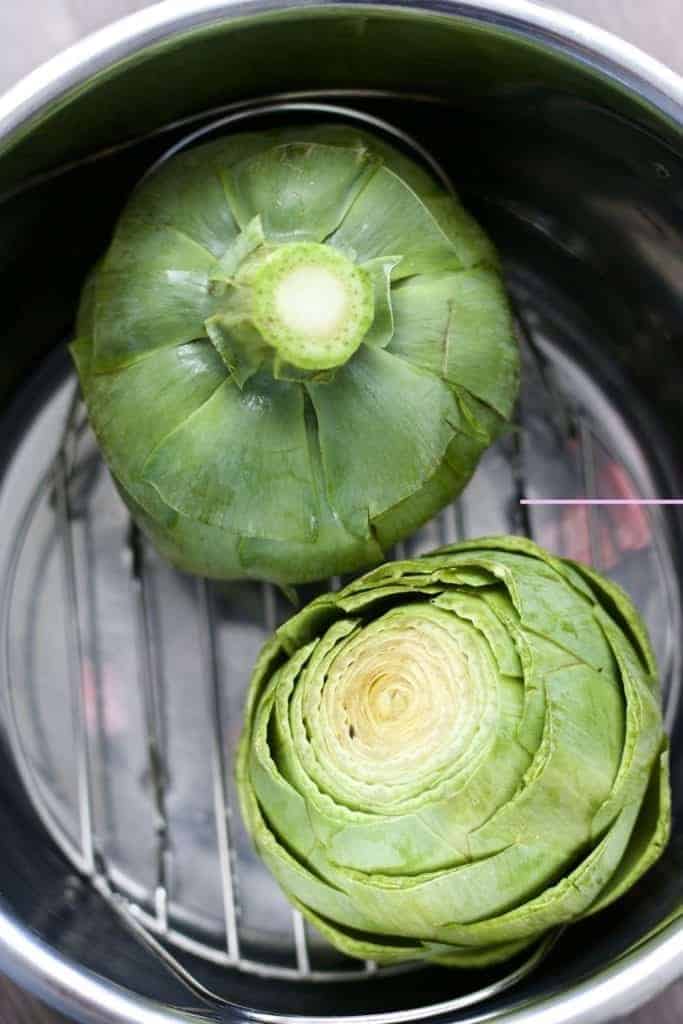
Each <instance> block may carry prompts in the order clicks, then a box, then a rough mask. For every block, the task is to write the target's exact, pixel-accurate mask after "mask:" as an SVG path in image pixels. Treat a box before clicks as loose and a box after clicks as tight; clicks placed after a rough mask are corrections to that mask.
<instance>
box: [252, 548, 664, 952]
mask: <svg viewBox="0 0 683 1024" xmlns="http://www.w3.org/2000/svg"><path fill="white" fill-rule="evenodd" d="M237 783H238V790H239V795H240V800H241V805H242V809H243V815H244V818H245V821H246V823H247V827H248V829H249V831H250V833H251V835H252V837H253V840H254V842H255V845H256V849H257V851H258V852H259V853H260V855H261V856H262V858H263V860H264V861H265V863H266V865H267V866H268V867H269V868H270V870H271V871H272V873H273V874H274V876H275V877H276V878H277V879H278V881H279V882H280V884H281V885H282V888H283V889H284V891H285V893H286V895H287V896H288V897H289V898H290V899H291V900H292V902H293V903H294V904H295V905H296V906H297V907H298V908H299V909H300V910H301V911H302V913H303V914H304V915H305V916H306V917H307V918H308V919H309V921H311V922H312V923H313V924H314V925H315V926H316V927H317V928H318V929H319V930H320V931H321V932H322V933H323V934H324V935H326V936H327V937H328V938H329V939H330V941H331V942H332V943H333V944H334V945H335V946H337V947H338V948H339V949H341V950H343V951H344V952H346V953H348V954H350V955H352V956H357V957H362V958H370V959H373V960H376V961H378V962H380V963H391V962H395V961H401V960H406V959H413V958H416V959H425V960H434V961H437V962H440V963H444V964H450V965H454V966H460V967H476V966H482V965H486V964H491V963H495V962H497V961H502V960H505V959H507V958H509V957H512V956H513V955H515V954H517V953H519V952H520V951H521V950H523V949H524V948H525V947H527V946H529V945H530V944H532V943H534V942H535V941H537V940H538V939H540V938H541V937H542V936H544V935H545V934H546V933H548V932H549V931H550V930H552V929H553V928H554V927H556V926H558V925H563V924H567V923H569V922H572V921H576V920H578V919H580V918H583V917H586V916H587V915H590V914H594V913H596V912H597V911H599V910H601V909H602V908H604V907H606V906H608V905H609V904H611V903H612V902H613V901H614V900H616V899H618V898H619V897H620V896H621V895H622V894H623V893H625V892H626V890H627V889H629V888H630V887H631V886H632V885H633V884H634V883H635V882H636V881H637V880H638V879H639V878H640V877H641V876H642V875H643V874H644V872H645V871H647V870H648V868H649V867H650V866H651V865H652V864H653V863H654V862H655V861H656V860H657V858H658V857H659V855H660V853H661V852H662V850H663V848H664V846H665V845H666V842H667V838H668V835H669V828H670V792H669V780H668V761H667V743H666V738H665V735H664V730H663V725H662V715H661V709H660V697H659V684H658V680H657V670H656V665H655V661H654V657H653V654H652V651H651V648H650V644H649V641H648V637H647V634H646V631H645V628H644V626H643V624H642V622H641V620H640V618H639V616H638V614H637V612H636V611H635V609H634V607H633V605H632V604H631V602H630V601H629V599H628V598H627V597H626V595H625V594H624V593H623V592H622V591H621V590H620V589H619V588H618V587H617V586H616V585H615V584H614V583H611V582H610V581H608V580H607V579H604V578H602V577H601V576H599V575H598V574H597V573H596V572H594V571H592V570H590V569H588V568H586V567H585V566H582V565H579V564H575V563H571V562H569V561H565V560H562V559H559V558H555V557H552V556H551V555H549V554H548V553H547V552H545V551H543V550H542V549H541V548H539V547H537V546H536V545H535V544H533V543H531V542H530V541H526V540H523V539H520V538H514V537H494V538H486V539H481V540H474V541H469V542H465V543H461V544H459V545H455V546H454V547H451V548H448V549H444V550H443V551H441V552H437V553H436V554H434V555H431V556H427V557H424V558H421V559H419V560H415V561H400V562H395V563H389V564H387V565H384V566H382V567H380V568H378V569H375V570H373V571H371V572H370V573H368V574H367V575H365V576H363V577H361V578H360V579H358V580H356V581H355V582H353V583H351V584H349V585H348V586H346V587H345V588H344V589H343V590H340V591H338V592H336V593H330V594H326V595H324V596H321V597H319V598H317V599H316V600H314V601H313V602H312V603H311V604H310V605H308V607H306V608H304V609H303V610H302V611H300V612H299V613H298V614H296V615H295V616H294V617H293V618H291V619H290V620H289V621H288V622H286V623H285V624H284V625H283V626H282V627H280V629H278V630H277V633H276V634H275V636H274V637H273V638H272V639H271V640H270V642H269V643H268V644H267V645H266V647H265V648H264V649H263V652H262V654H261V656H260V658H259V660H258V663H257V666H256V669H255V672H254V676H253V680H252V684H251V690H250V694H249V699H248V706H247V715H246V723H245V728H244V733H243V736H242V739H241V744H240V749H239V753H238V762H237Z"/></svg>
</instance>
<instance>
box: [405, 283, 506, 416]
mask: <svg viewBox="0 0 683 1024" xmlns="http://www.w3.org/2000/svg"><path fill="white" fill-rule="evenodd" d="M392 306H393V311H394V334H393V337H392V340H391V346H390V351H391V352H394V353H395V354H397V355H400V356H402V357H403V358H405V359H408V360H410V362H411V363H413V364H414V365H415V366H421V367H423V368H424V369H427V370H430V371H431V372H432V373H435V374H439V375H441V376H442V377H443V379H444V380H447V381H448V382H449V384H452V385H454V386H456V387H458V388H464V389H465V390H466V391H468V392H469V393H470V394H471V395H474V396H475V397H476V398H478V399H480V400H481V401H482V402H485V403H486V404H487V405H489V406H490V407H491V408H492V409H495V411H496V412H497V413H499V415H500V416H502V417H503V418H504V419H507V418H508V417H509V416H510V414H511V412H512V407H513V403H514V400H515V396H516V394H517V388H518V383H519V354H518V351H517V346H516V344H515V340H514V327H513V322H512V317H511V314H510V311H509V309H508V307H507V304H506V303H505V301H504V292H503V287H502V284H501V282H500V278H499V276H498V274H497V273H494V272H493V271H492V270H487V269H475V270H467V271H461V272H460V273H458V274H424V275H421V276H419V277H415V278H410V279H409V280H407V281H403V282H401V284H400V285H398V286H397V287H395V288H394V290H393V293H392ZM493 364H495V365H496V366H497V367H498V371H497V372H496V373H495V374H492V373H491V366H492V365H493Z"/></svg>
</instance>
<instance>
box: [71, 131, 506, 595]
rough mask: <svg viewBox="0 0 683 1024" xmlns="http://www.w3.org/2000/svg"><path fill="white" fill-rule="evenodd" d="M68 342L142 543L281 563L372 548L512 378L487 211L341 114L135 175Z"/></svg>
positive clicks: (358, 563)
mask: <svg viewBox="0 0 683 1024" xmlns="http://www.w3.org/2000/svg"><path fill="white" fill-rule="evenodd" d="M71 351H72V353H73V357H74V359H75V362H76V365H77V369H78V373H79V376H80V380H81V385H82V391H83V395H84V397H85V401H86V404H87V408H88V412H89V416H90V420H91V423H92V425H93V427H94V430H95V433H96V435H97V438H98V440H99V443H100V446H101V449H102V451H103V453H104V456H105V458H106V460H107V462H108V464H109V467H110V469H111V471H112V474H113V477H114V479H115V481H116V484H117V486H118V488H119V490H120V493H121V494H122V496H123V498H124V500H125V501H126V502H127V503H128V505H129V507H130V509H131V511H132V513H133V515H134V517H135V518H136V519H137V521H138V522H139V523H140V525H141V526H142V527H143V529H144V530H145V531H146V532H147V533H148V534H149V536H150V537H151V538H152V540H153V541H154V542H155V544H156V546H157V547H158V549H159V550H160V551H161V552H162V553H163V554H165V555H166V556H167V558H169V559H170V560H171V561H172V562H173V563H174V564H176V565H178V566H179V567H181V568H183V569H186V570H189V571H193V572H197V573H201V574H204V575H207V576H212V577H217V578H232V577H241V576H254V577H260V578H266V579H270V580H273V581H275V582H277V583H280V584H291V583H301V582H307V581H311V580H315V579H318V578H321V577H324V576H328V575H332V574H337V573H342V572H350V571H355V570H357V569H359V568H364V567H366V566H368V565H371V564H376V563H378V562H380V561H382V559H383V557H384V554H385V552H386V551H387V550H388V548H389V547H390V546H391V545H392V544H393V543H395V542H396V541H397V540H399V539H401V538H403V537H405V536H407V535H408V534H409V533H410V532H411V531H413V530H414V529H415V528H416V527H417V526H418V525H420V524H421V523H423V522H424V521H425V520H427V519H428V518H429V517H430V516H432V515H433V514H434V513H435V512H436V511H438V510H439V509H440V508H441V507H442V506H444V505H445V504H446V503H447V502H448V501H449V500H450V499H451V498H452V497H453V496H454V495H455V494H456V493H457V492H458V491H460V490H461V489H462V487H463V486H464V485H465V484H466V482H467V480H468V479H469V477H470V476H471V474H472V472H473V470H474V468H475V466H476V464H477V461H478V459H479V457H480V455H481V454H482V452H483V451H484V450H485V448H486V447H487V446H488V445H489V444H491V442H492V441H493V440H494V439H495V438H496V437H497V436H498V435H499V434H500V432H501V430H502V429H503V428H504V426H505V424H506V421H507V420H508V418H509V416H510V414H511V410H512V407H513V403H514V401H515V396H516V393H517V386H518V362H519V356H518V348H517V344H516V341H515V338H514V334H513V327H512V321H511V316H510V310H509V306H508V302H507V299H506V295H505V290H504V287H503V284H502V280H501V276H500V272H499V269H498V266H497V259H496V254H495V251H494V249H493V247H492V245H491V243H490V241H489V240H488V238H487V237H486V236H485V234H484V232H483V231H482V230H481V229H480V228H479V227H478V225H477V224H476V223H475V222H474V220H473V219H472V218H471V217H470V215H469V214H468V213H467V212H466V211H465V210H464V209H463V207H462V205H461V203H460V202H459V200H458V199H457V198H456V197H455V196H454V195H453V194H451V193H450V192H449V191H447V190H446V189H445V188H444V187H443V186H442V185H441V184H439V183H438V182H437V181H436V179H435V178H434V177H433V176H432V174H431V173H430V172H428V171H427V170H425V169H423V168H422V167H421V166H419V165H418V164H417V163H415V162H414V161H413V160H411V159H409V158H408V157H406V156H404V155H403V154H402V153H400V152H399V151H398V150H396V149H394V148H393V147H391V146H390V145H388V144H387V143H386V142H384V141H383V140H381V139H379V138H375V137H374V136H373V135H370V134H368V133H366V132H360V131H357V130H355V129H351V128H349V127H346V126H342V125H318V126H300V127H291V128H287V129H273V130H269V131H263V132H258V133H245V134H238V135H235V136H233V137H229V138H222V139H219V140H217V141H214V142H211V143H207V144H203V145H201V146H198V147H196V148H194V149H189V150H187V151H184V152H181V153H179V154H176V155H175V156H173V157H171V158H170V159H169V160H168V161H166V162H165V163H163V164H162V165H161V166H159V167H158V168H157V169H156V170H155V171H153V172H152V173H151V174H149V175H148V176H147V177H146V178H145V179H144V180H143V181H142V182H141V183H140V185H139V186H138V187H137V189H136V190H135V191H134V192H133V194H132V196H131V197H130V200H129V202H128V204H127V206H126V208H125V209H124V211H123V213H122V215H121V217H120V220H119V221H118V224H117V226H116V229H115V232H114V235H113V239H112V241H111V245H110V247H109V249H108V251H107V252H106V254H105V255H104V257H103V259H102V260H101V262H100V263H99V264H98V265H97V266H96V267H95V268H94V270H93V272H92V274H91V275H90V278H89V280H88V282H87V283H86V285H85V287H84V291H83V296H82V300H81V306H80V311H79V316H78V321H77V330H76V338H75V340H74V342H73V343H72V346H71Z"/></svg>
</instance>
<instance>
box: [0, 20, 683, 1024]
mask: <svg viewBox="0 0 683 1024" xmlns="http://www.w3.org/2000/svg"><path fill="white" fill-rule="evenodd" d="M343 7H347V8H363V7H364V8H381V9H384V10H386V11H391V10H400V11H404V12H406V13H408V14H409V13H411V12H412V13H414V14H415V15H416V16H418V15H421V16H430V15H432V14H440V15H442V16H446V17H453V18H460V19H462V20H465V21H467V20H470V21H481V22H485V23H487V24H489V25H493V26H496V27H499V28H502V29H504V30H506V31H508V32H510V33H512V34H521V35H526V36H531V37H533V38H534V39H535V40H536V41H538V42H540V43H542V44H544V45H546V46H548V47H550V48H553V49H556V50H559V51H560V52H565V53H566V54H567V55H568V56H570V57H571V58H573V59H574V60H578V61H579V62H582V63H586V64H588V65H590V66H592V67H593V68H594V69H596V70H597V71H599V72H600V73H601V74H603V75H604V76H605V77H606V78H608V79H609V80H611V81H612V82H613V83H615V84H617V85H618V86H620V87H621V88H623V89H625V90H626V91H629V92H631V93H635V94H636V95H639V96H640V97H641V98H642V99H644V100H645V101H646V102H647V103H648V104H650V105H651V106H652V107H653V108H654V109H655V110H656V112H657V113H658V114H659V116H660V117H663V118H664V119H668V120H669V121H670V122H672V123H673V125H674V126H676V127H677V128H678V130H683V78H681V77H680V76H679V75H677V74H676V73H675V72H674V71H672V70H670V69H669V68H667V67H666V66H665V65H664V64H662V63H660V62H659V61H657V60H656V59H654V58H653V57H650V56H648V55H647V54H645V53H644V52H643V51H642V50H640V49H639V48H638V47H636V46H633V45H632V44H630V43H627V42H625V41H624V40H622V39H620V38H618V37H617V36H614V35H612V34H611V33H610V32H607V31H605V30H604V29H601V28H598V27H597V26H595V25H592V24H590V23H588V22H586V21H583V20H582V19H580V18H577V17H574V16H573V15H570V14H566V13H564V12H562V11H558V10H556V9H554V8H552V7H545V6H540V5H539V4H538V3H535V2H533V0H408V2H406V0H313V2H311V0H163V2H161V3H157V4H155V5H154V6H152V7H150V8H147V9H145V10H142V11H140V12H137V13H135V14H132V15H129V16H128V17H125V18H123V19H121V20H119V21H116V22H113V23H112V24H110V25H108V26H106V27H105V28H103V29H101V30H99V31H98V32H95V33H93V34H92V35H89V36H86V37H85V38H84V39H82V40H80V41H79V42H77V43H76V44H75V45H73V46H71V47H69V48H68V49H66V50H64V51H63V52H62V53H60V54H58V55H57V56H56V57H53V58H52V59H51V60H49V61H47V62H46V63H45V64H43V65H41V66H40V67H38V68H37V69H36V70H35V71H33V72H31V73H30V74H29V75H27V76H26V77H25V78H23V79H21V80H20V81H19V82H18V83H17V84H16V85H14V86H13V87H12V88H11V89H10V90H9V91H8V92H6V93H5V94H4V96H0V153H2V152H3V151H4V150H5V149H6V147H7V146H8V145H9V146H11V145H12V144H13V143H14V142H16V141H17V139H18V138H19V137H21V136H22V135H23V134H25V133H27V132H28V131H30V130H31V128H32V126H33V125H34V123H35V121H36V120H37V119H38V118H39V117H40V115H41V114H43V113H44V112H46V111H48V110H50V109H54V107H55V106H56V105H58V104H59V103H60V102H61V101H63V100H64V99H66V98H67V97H68V95H69V94H70V93H71V92H73V91H74V90H76V89H78V88H79V87H82V86H83V84H84V83H85V82H86V81H88V80H90V79H92V78H93V77H94V76H96V75H98V74H100V73H102V72H104V71H106V70H107V69H108V68H109V67H111V66H112V65H113V64H115V63H116V62H117V61H118V60H120V59H122V58H128V57H130V56H132V55H133V54H135V53H139V52H141V51H143V50H145V49H147V48H148V47H150V46H153V45H155V44H157V43H161V42H163V41H164V40H167V39H169V38H171V37H172V36H175V35H180V34H183V33H184V32H187V31H189V30H191V29H196V28H198V27H202V26H208V25H211V24H212V23H215V22H219V21H224V20H226V19H234V18H238V17H245V16H258V15H268V14H274V13H277V12H283V11H285V12H286V11H289V10H296V8H302V9H303V8H305V9H307V10H311V9H315V8H320V9H326V8H327V9H332V8H343ZM3 140H4V142H3ZM0 969H1V970H2V971H4V972H5V973H6V974H7V975H9V976H10V977H11V978H12V979H13V980H14V981H16V982H17V983H18V984H19V985H21V986H23V987H24V988H26V989H27V990H29V991H31V992H33V993H34V994H35V995H36V996H37V997H38V998H41V999H43V1000H45V1001H46V1002H47V1003H49V1004H50V1005H51V1006H53V1007H54V1008H56V1009H58V1010H60V1011H62V1012H63V1013H66V1014H69V1015H70V1016H75V1017H76V1018H77V1019H79V1020H81V1021H84V1022H92V1024H202V1020H203V1018H201V1017H199V1016H198V1015H197V1014H196V1013H192V1014H188V1013H185V1012H183V1011H181V1010H177V1009H175V1008H171V1007H166V1006H163V1005H162V1004H160V1003H157V1002H154V1001H152V1000H150V999H147V998H146V997H143V996H138V995H134V994H133V993H131V992H128V991H126V990H125V989H123V988H122V987H120V986H118V985H115V984H114V983H112V982H109V981H107V980H105V979H104V978H102V977H101V976H99V975H96V974H94V973H93V972H91V971H90V970H87V969H85V968H83V967H80V966H79V965H78V964H77V963H75V962H74V961H71V960H69V959H67V958H66V957H63V956H62V955H61V954H59V953H58V952H57V951H56V950H54V949H52V948H51V947H50V946H49V945H47V944H46V943H45V942H43V941H42V940H41V939H39V938H38V937H37V936H35V935H34V934H32V933H31V932H30V931H29V930H28V929H27V928H25V927H24V926H23V925H22V924H21V923H20V922H19V921H18V920H17V919H16V918H15V917H14V916H13V914H12V913H11V912H10V911H9V909H8V908H7V906H6V905H5V904H4V903H3V901H2V900H1V899H0ZM681 973H683V912H682V914H681V916H680V917H679V918H678V919H674V920H672V921H669V922H668V923H665V924H664V925H663V926H662V928H661V929H660V930H659V931H658V932H657V933H656V934H654V935H652V936H650V937H649V938H647V939H646V940H645V941H644V942H643V943H642V944H640V945H639V947H638V948H637V949H635V950H632V951H631V952H629V953H627V954H626V955H624V956H622V957H621V958H620V959H618V960H617V961H616V962H614V963H612V964H610V965H608V966H607V967H606V968H604V969H603V970H602V971H601V972H599V973H598V974H595V975H592V976H591V977H590V978H588V979H586V980H584V981H581V982H579V983H577V984H576V985H574V986H573V987H571V988H570V989H568V990H565V991H563V992H561V993H559V994H555V995H550V996H548V997H547V998H545V999H543V1000H542V1001H541V1002H538V1003H536V1004H534V1005H531V1004H527V1005H524V1006H521V1007H518V1008H517V1009H515V1010H513V1011H512V1013H510V1014H508V1015H507V1016H506V1017H505V1020H507V1021H508V1022H509V1024H569V1022H572V1024H597V1022H598V1021H603V1020H604V1019H605V1017H606V1015H610V1016H612V1015H620V1014H623V1013H626V1012H628V1011H629V1010H632V1009H634V1008H635V1007H637V1006H639V1005H641V1004H642V1003H643V1002H645V1001H646V1000H647V999H649V998H651V997H653V996H654V995H656V994H657V992H659V991H661V989H663V988H664V987H665V986H666V985H667V984H669V983H671V982H672V981H674V980H675V979H676V978H677V977H678V975H679V974H681ZM437 1012H438V1010H437V1008H436V1007H435V1013H437ZM228 1013H229V1014H230V1019H232V1020H233V1021H235V1022H248V1021H254V1022H261V1024H276V1022H278V1024H335V1022H336V1024H341V1022H344V1024H351V1022H352V1021H353V1020H356V1021H358V1022H359V1024H361V1022H363V1024H390V1022H391V1021H392V1020H395V1019H396V1017H395V1015H393V1014H372V1015H364V1016H363V1015H359V1016H357V1017H355V1018H351V1017H346V1018H342V1017H338V1016H326V1017H315V1016H307V1017H303V1016H295V1015H281V1014H270V1013H260V1012H255V1011H252V1010H249V1009H247V1008H245V1007H240V1006H237V1005H235V1006H234V1009H233V1010H232V1011H231V1010H228ZM495 1019H497V1015H496V1014H495V1013H494V1012H490V1011H489V1012H486V1013H478V1012H477V1011H476V1009H473V1012H472V1014H471V1015H470V1016H469V1017H467V1018H466V1021H465V1020H463V1022H462V1024H482V1022H484V1021H493V1020H495ZM205 1020H206V1024H209V1018H208V1017H207V1018H206V1019H205Z"/></svg>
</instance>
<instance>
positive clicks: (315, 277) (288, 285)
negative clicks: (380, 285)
mask: <svg viewBox="0 0 683 1024" xmlns="http://www.w3.org/2000/svg"><path fill="white" fill-rule="evenodd" d="M253 301H254V323H255V324H256V327H257V329H258V330H259V332H260V333H261V335H262V337H263V339H264V341H266V342H267V343H268V344H269V345H271V346H272V347H273V348H274V349H276V350H277V352H278V354H279V355H280V357H281V359H283V360H285V361H286V362H288V363H291V364H292V365H293V366H297V367H300V368H301V369H304V370H327V369H330V368H332V367H335V366H341V365H342V364H343V363H345V362H346V361H347V360H348V359H349V358H350V357H351V356H352V355H353V353H354V352H355V351H356V349H357V348H358V346H359V345H360V343H361V342H362V340H363V337H364V336H365V334H366V333H367V331H368V328H369V327H370V325H371V323H372V318H373V314H374V294H373V286H372V281H371V278H370V275H369V274H368V273H367V271H365V270H364V269H363V268H362V267H358V266H355V265H354V264H353V263H352V262H351V260H349V259H348V258H347V257H346V256H344V255H343V254H342V253H341V252H339V251H338V250H336V249H333V248H331V247H330V246H326V245H320V244H318V243H313V242H292V243H289V244H286V245H282V246H280V247H279V248H278V249H276V250H275V252H274V253H273V255H272V256H271V257H270V259H269V260H268V261H267V262H266V263H265V264H264V265H263V266H262V267H261V268H260V270H259V271H258V272H257V274H256V276H255V278H254V281H253Z"/></svg>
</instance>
